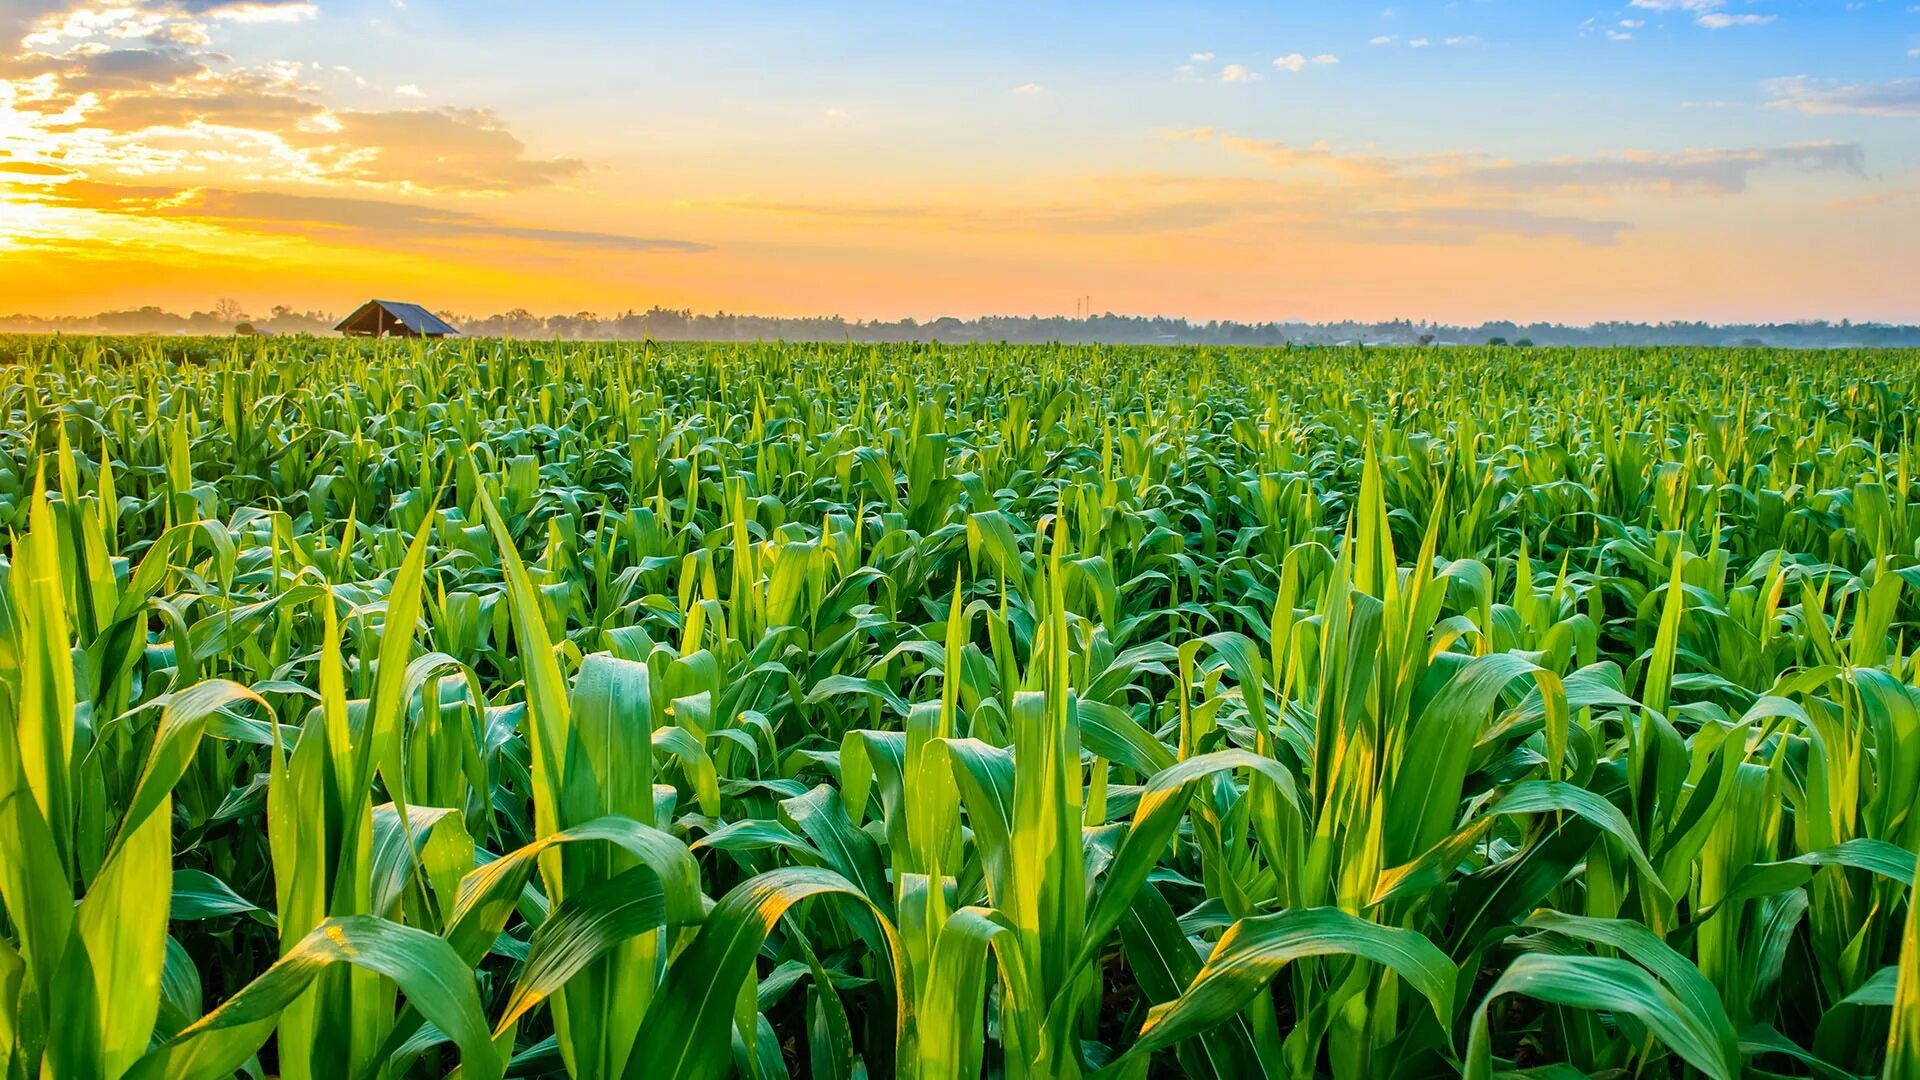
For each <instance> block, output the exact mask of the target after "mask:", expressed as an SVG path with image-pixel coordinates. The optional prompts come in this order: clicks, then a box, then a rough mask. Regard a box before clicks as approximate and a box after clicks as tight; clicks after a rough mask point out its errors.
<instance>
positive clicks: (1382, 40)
mask: <svg viewBox="0 0 1920 1080" xmlns="http://www.w3.org/2000/svg"><path fill="white" fill-rule="evenodd" d="M1367 44H1369V45H1391V44H1393V35H1392V34H1381V35H1380V36H1379V37H1377V38H1374V39H1373V40H1372V41H1369V42H1367Z"/></svg>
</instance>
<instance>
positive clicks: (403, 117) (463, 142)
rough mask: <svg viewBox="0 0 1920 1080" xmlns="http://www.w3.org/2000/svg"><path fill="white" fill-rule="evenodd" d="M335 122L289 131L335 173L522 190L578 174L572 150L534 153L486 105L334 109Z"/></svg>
mask: <svg viewBox="0 0 1920 1080" xmlns="http://www.w3.org/2000/svg"><path fill="white" fill-rule="evenodd" d="M327 117H328V118H329V119H330V120H331V121H332V123H331V125H330V126H329V127H330V129H329V130H321V131H318V132H312V133H309V132H305V131H298V132H294V133H290V134H288V135H286V136H285V138H287V140H288V142H289V143H291V144H293V145H295V146H307V147H310V148H312V149H313V150H315V151H316V152H317V154H318V155H319V156H320V157H321V158H322V160H323V161H324V162H325V165H324V166H323V171H324V172H326V173H327V174H329V175H333V176H337V177H342V178H346V179H352V180H358V181H362V182H367V183H376V184H394V185H399V186H403V187H412V188H420V189H423V190H430V191H520V190H524V189H527V188H534V187H543V186H546V185H549V184H554V183H558V182H560V181H563V180H569V179H572V178H573V177H575V176H578V175H579V174H580V173H581V172H583V171H585V169H586V165H585V163H583V162H581V161H579V160H577V159H574V158H530V157H528V156H527V147H526V144H525V143H522V142H521V141H520V140H519V139H518V138H517V137H516V136H514V134H513V133H512V132H510V131H508V130H507V128H506V126H505V125H504V124H503V123H502V122H501V121H500V118H499V117H497V116H495V115H494V114H493V113H492V112H490V111H488V110H486V109H399V110H394V111H391V112H352V111H345V112H329V113H327Z"/></svg>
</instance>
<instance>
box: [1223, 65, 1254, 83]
mask: <svg viewBox="0 0 1920 1080" xmlns="http://www.w3.org/2000/svg"><path fill="white" fill-rule="evenodd" d="M1220 81H1221V82H1225V83H1245V82H1259V81H1260V73H1259V72H1257V71H1248V70H1247V69H1246V68H1245V67H1244V66H1242V65H1240V64H1228V65H1227V66H1226V67H1223V68H1221V69H1220Z"/></svg>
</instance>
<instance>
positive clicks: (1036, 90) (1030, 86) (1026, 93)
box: [1008, 82, 1047, 97]
mask: <svg viewBox="0 0 1920 1080" xmlns="http://www.w3.org/2000/svg"><path fill="white" fill-rule="evenodd" d="M1046 92H1047V88H1046V87H1044V86H1041V85H1040V84H1039V83H1032V82H1030V83H1021V84H1020V85H1019V86H1016V87H1014V88H1013V89H1012V90H1009V91H1008V93H1011V94H1020V95H1022V96H1023V97H1034V96H1036V95H1038V94H1044V93H1046Z"/></svg>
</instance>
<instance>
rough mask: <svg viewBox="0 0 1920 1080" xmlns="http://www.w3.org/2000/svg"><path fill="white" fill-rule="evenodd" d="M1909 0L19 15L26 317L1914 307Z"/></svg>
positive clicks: (985, 1)
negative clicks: (373, 302) (367, 304)
mask: <svg viewBox="0 0 1920 1080" xmlns="http://www.w3.org/2000/svg"><path fill="white" fill-rule="evenodd" d="M1916 281H1920V3H1916V2H1915V0H1619V2H1617V3H1611V4H1610V3H1605V2H1562V0H1531V2H1523V0H1452V2H1408V3H1394V4H1393V5H1392V6H1390V7H1378V6H1368V5H1361V4H1354V3H1350V2H1348V3H1333V2H1323V3H1307V2H1266V3H1203V2H1187V3H1174V2H1160V3H1136V2H1131V0H1112V2H1107V3H1097V4H1096V3H1087V4H1080V3H1044V2H1035V0H1029V2H1025V3H1000V2H997V0H969V2H961V3H949V2H942V0H919V2H915V3H911V4H907V3H898V2H894V3H880V2H870V3H854V2H833V3H829V2H805V0H784V2H779V3H760V2H751V0H722V2H715V3H706V4H684V3H679V4H664V3H653V2H642V3H635V2H613V0H549V2H547V3H544V4H537V5H536V4H528V3H507V2H502V0H459V2H454V0H0V309H4V311H0V313H11V312H14V311H19V312H28V313H34V314H87V313H92V312H96V311H101V310H108V309H117V308H126V307H134V306H139V305H143V304H157V305H160V306H163V307H167V308H170V309H173V310H182V311H184V310H190V309H205V308H210V307H212V306H213V304H214V302H215V301H216V300H217V299H220V298H229V297H230V298H233V299H236V300H238V301H239V302H240V303H241V305H242V306H243V307H245V308H246V309H247V310H249V311H253V312H263V311H265V310H266V309H267V308H269V307H270V306H272V305H275V304H286V305H288V306H291V307H295V308H299V309H303V310H304V309H312V308H317V309H322V310H327V311H333V312H336V313H345V312H346V311H348V310H351V309H352V308H353V307H354V306H355V305H357V304H358V303H359V302H360V301H362V300H364V299H366V298H367V297H368V296H371V295H378V296H382V297H387V298H391V299H403V300H410V301H414V302H419V303H423V304H425V305H427V306H428V307H430V308H433V309H435V310H449V311H454V312H457V313H460V314H462V315H482V314H488V313H492V312H499V311H506V310H509V309H513V308H526V309H529V310H532V311H534V312H536V313H540V314H548V313H574V312H582V311H587V312H595V313H598V314H601V315H606V314H612V313H617V312H620V311H624V310H627V309H635V308H637V309H644V308H647V307H650V306H652V305H655V304H659V305H664V306H669V307H687V308H693V309H695V310H698V311H732V312H750V313H756V314H769V315H809V314H815V315H827V314H834V315H841V316H845V317H848V318H889V319H891V318H899V317H901V316H912V317H915V318H922V319H924V318H932V317H937V316H941V315H955V316H962V317H967V316H974V315H980V314H989V313H1000V314H1019V315H1026V314H1041V315H1052V314H1064V315H1072V314H1074V313H1076V312H1078V311H1080V310H1083V309H1084V308H1087V307H1089V306H1090V308H1091V310H1094V311H1100V312H1105V311H1114V312H1122V313H1127V314H1164V315H1178V316H1186V317H1189V318H1193V319H1215V318H1220V319H1239V320H1248V321H1264V320H1270V319H1307V320H1314V321H1323V320H1333V319H1342V318H1356V319H1384V318H1403V317H1404V318H1413V319H1430V320H1443V321H1461V322H1464V321H1478V320H1483V319H1495V318H1512V319H1519V320H1532V319H1548V320H1555V321H1566V322H1583V323H1584V322H1590V321H1595V320H1605V319H1637V320H1664V319H1704V320H1713V321H1746V320H1757V321H1776V320H1790V319H1797V318H1832V319H1839V318H1843V317H1845V318H1852V319H1855V320H1868V319H1872V320H1895V321H1908V322H1920V288H1915V283H1916Z"/></svg>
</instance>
